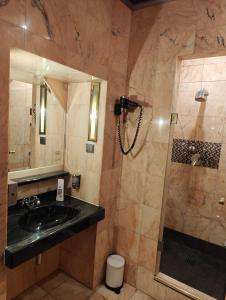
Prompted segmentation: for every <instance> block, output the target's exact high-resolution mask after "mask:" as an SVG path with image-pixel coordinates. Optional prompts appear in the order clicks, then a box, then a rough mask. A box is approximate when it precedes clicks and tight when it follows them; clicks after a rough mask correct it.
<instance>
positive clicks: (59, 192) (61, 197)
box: [56, 179, 64, 201]
mask: <svg viewBox="0 0 226 300" xmlns="http://www.w3.org/2000/svg"><path fill="white" fill-rule="evenodd" d="M56 201H64V179H58V183H57V196H56Z"/></svg>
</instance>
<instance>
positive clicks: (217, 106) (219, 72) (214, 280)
mask: <svg viewBox="0 0 226 300" xmlns="http://www.w3.org/2000/svg"><path fill="white" fill-rule="evenodd" d="M177 75H178V76H177V80H178V82H177V85H176V86H177V90H176V91H175V93H174V95H175V96H174V99H173V106H172V111H173V112H175V113H177V114H178V121H177V123H176V124H175V123H172V124H171V130H170V141H169V145H170V147H169V151H168V161H167V168H166V176H165V185H164V193H163V208H162V219H161V228H160V237H159V247H158V249H159V251H158V260H157V262H158V263H157V269H156V279H157V280H158V281H160V282H162V283H164V284H166V285H168V286H170V287H172V288H174V289H177V290H179V291H180V292H182V293H183V294H185V295H187V296H189V297H190V298H192V299H205V300H207V299H208V300H209V299H218V300H224V299H225V286H226V278H225V274H226V263H225V261H226V248H225V240H226V238H225V237H226V206H225V199H226V101H225V99H226V56H220V57H205V58H198V59H197V58H196V59H183V60H180V66H179V68H178V74H177Z"/></svg>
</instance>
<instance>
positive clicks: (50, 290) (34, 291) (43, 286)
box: [14, 272, 154, 300]
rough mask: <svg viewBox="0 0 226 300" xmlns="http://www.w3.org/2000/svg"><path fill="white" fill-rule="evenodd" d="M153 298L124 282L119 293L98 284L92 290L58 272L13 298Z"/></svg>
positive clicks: (57, 299) (70, 299)
mask: <svg viewBox="0 0 226 300" xmlns="http://www.w3.org/2000/svg"><path fill="white" fill-rule="evenodd" d="M86 299H90V300H118V299H119V300H154V299H153V298H151V297H149V296H147V295H145V294H143V293H141V292H140V291H138V290H136V289H135V288H134V287H132V286H130V285H128V284H125V285H124V287H123V289H122V291H121V293H120V295H116V294H115V293H113V292H111V291H109V290H107V289H106V288H105V287H104V286H100V287H99V288H97V289H96V290H95V291H92V290H90V289H88V288H86V287H85V286H83V285H81V284H80V283H78V282H77V281H75V280H74V279H72V278H71V277H69V276H68V275H66V274H64V273H62V272H58V273H56V274H53V275H51V276H50V277H48V278H46V279H45V280H43V281H41V282H39V283H38V284H36V285H34V286H33V287H31V288H30V289H28V290H26V291H25V292H23V293H22V294H21V295H20V296H18V297H16V298H14V300H86Z"/></svg>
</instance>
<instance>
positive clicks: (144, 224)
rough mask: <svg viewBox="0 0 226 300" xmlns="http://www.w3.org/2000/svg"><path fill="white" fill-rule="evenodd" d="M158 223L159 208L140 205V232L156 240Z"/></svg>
mask: <svg viewBox="0 0 226 300" xmlns="http://www.w3.org/2000/svg"><path fill="white" fill-rule="evenodd" d="M159 225H160V209H155V208H152V207H148V206H146V205H143V206H142V217H141V234H142V235H144V236H146V237H147V238H150V239H152V240H155V241H157V240H158V235H159Z"/></svg>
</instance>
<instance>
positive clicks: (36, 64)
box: [10, 49, 96, 83]
mask: <svg viewBox="0 0 226 300" xmlns="http://www.w3.org/2000/svg"><path fill="white" fill-rule="evenodd" d="M10 77H11V79H16V80H19V79H20V80H22V81H23V80H24V81H25V82H34V79H35V78H37V79H38V78H42V77H49V78H53V79H57V80H60V81H63V82H67V83H69V82H87V81H91V80H92V79H96V78H94V77H93V76H92V75H89V74H86V73H83V72H80V71H78V70H75V69H72V68H69V67H67V66H64V65H62V64H59V63H56V62H54V61H51V60H49V59H46V58H43V57H40V56H38V55H35V54H32V53H29V52H26V51H24V50H20V49H12V50H11V51H10Z"/></svg>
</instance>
